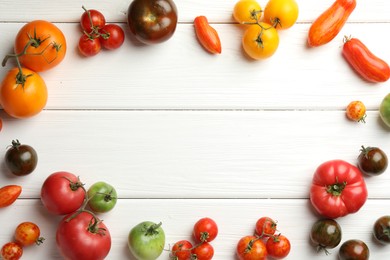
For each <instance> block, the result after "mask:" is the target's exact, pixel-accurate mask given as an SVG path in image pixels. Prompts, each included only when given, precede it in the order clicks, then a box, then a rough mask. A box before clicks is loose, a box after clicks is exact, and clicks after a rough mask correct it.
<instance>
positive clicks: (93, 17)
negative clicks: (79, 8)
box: [80, 7, 106, 33]
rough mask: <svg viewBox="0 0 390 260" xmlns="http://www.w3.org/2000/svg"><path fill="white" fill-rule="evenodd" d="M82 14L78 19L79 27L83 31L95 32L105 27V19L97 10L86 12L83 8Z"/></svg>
mask: <svg viewBox="0 0 390 260" xmlns="http://www.w3.org/2000/svg"><path fill="white" fill-rule="evenodd" d="M83 9H84V13H83V14H82V15H81V18H80V25H81V28H82V29H83V31H85V32H87V33H91V32H97V31H98V30H99V29H101V28H103V27H104V26H105V25H106V18H105V17H104V15H103V14H102V13H101V12H99V11H98V10H94V9H90V10H87V9H86V8H85V7H83Z"/></svg>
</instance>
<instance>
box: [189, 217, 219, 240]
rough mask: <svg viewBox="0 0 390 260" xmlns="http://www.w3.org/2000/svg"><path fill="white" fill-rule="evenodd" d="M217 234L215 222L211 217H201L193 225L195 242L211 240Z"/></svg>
mask: <svg viewBox="0 0 390 260" xmlns="http://www.w3.org/2000/svg"><path fill="white" fill-rule="evenodd" d="M217 235H218V226H217V223H215V221H214V220H212V219H211V218H201V219H200V220H198V221H197V222H196V223H195V225H194V230H193V236H194V238H195V240H196V241H197V242H204V241H207V242H211V241H213V240H214V239H215V238H216V237H217Z"/></svg>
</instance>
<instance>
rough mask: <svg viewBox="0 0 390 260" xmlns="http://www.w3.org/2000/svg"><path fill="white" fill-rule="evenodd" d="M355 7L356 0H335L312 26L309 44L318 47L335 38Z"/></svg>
mask: <svg viewBox="0 0 390 260" xmlns="http://www.w3.org/2000/svg"><path fill="white" fill-rule="evenodd" d="M355 7H356V0H335V2H334V3H333V4H332V5H331V6H330V7H329V8H328V9H326V10H325V11H324V12H323V13H322V14H321V15H320V16H319V17H318V18H317V19H316V20H315V21H314V22H313V23H312V25H311V26H310V29H309V35H308V39H307V43H308V45H309V46H311V47H317V46H320V45H323V44H326V43H328V42H330V41H331V40H333V39H334V37H336V36H337V34H338V33H339V32H340V30H341V29H342V28H343V26H344V24H345V22H346V21H347V19H348V17H349V16H350V15H351V13H352V11H353V10H354V9H355Z"/></svg>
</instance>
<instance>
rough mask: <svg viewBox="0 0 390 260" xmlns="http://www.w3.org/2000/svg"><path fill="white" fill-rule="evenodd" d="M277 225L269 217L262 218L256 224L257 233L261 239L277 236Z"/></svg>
mask: <svg viewBox="0 0 390 260" xmlns="http://www.w3.org/2000/svg"><path fill="white" fill-rule="evenodd" d="M276 227H277V224H276V222H275V221H274V220H273V219H272V218H269V217H261V218H259V219H258V220H257V222H256V228H255V232H256V235H258V236H260V237H269V236H272V235H273V234H275V231H276Z"/></svg>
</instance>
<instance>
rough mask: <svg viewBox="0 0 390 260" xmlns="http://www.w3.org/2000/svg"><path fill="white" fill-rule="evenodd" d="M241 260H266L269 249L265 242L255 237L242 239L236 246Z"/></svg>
mask: <svg viewBox="0 0 390 260" xmlns="http://www.w3.org/2000/svg"><path fill="white" fill-rule="evenodd" d="M236 254H237V256H238V259H239V260H266V259H267V255H268V253H267V248H266V246H265V244H264V242H263V241H262V240H261V239H260V238H258V237H255V236H245V237H242V238H241V239H240V240H239V241H238V243H237V246H236Z"/></svg>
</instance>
